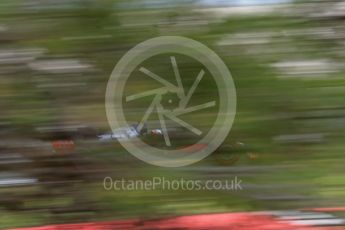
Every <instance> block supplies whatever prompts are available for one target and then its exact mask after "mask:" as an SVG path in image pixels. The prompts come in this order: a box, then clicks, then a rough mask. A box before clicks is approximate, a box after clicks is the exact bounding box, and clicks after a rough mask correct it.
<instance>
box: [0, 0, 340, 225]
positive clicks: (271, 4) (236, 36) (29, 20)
mask: <svg viewBox="0 0 345 230" xmlns="http://www.w3.org/2000/svg"><path fill="white" fill-rule="evenodd" d="M344 19H345V1H343V0H324V1H316V0H290V1H288V0H285V1H278V0H263V1H258V0H241V1H237V0H229V1H218V0H214V1H213V0H206V1H205V0H202V1H200V0H186V1H182V0H162V1H153V0H15V1H14V0H1V1H0V111H1V113H0V229H14V228H29V227H35V226H47V227H42V228H41V229H68V228H70V229H75V228H85V229H114V228H120V229H126V228H127V229H135V228H136V229H143V228H145V229H157V228H160V229H169V228H170V229H171V228H185V229H221V228H223V229H232V228H233V229H236V230H237V229H314V228H317V229H319V227H322V228H320V229H345V227H344V219H345V210H344V203H345V180H344V178H345V171H344V165H345V155H344V153H345V141H344V138H345V106H344V105H345V104H344V98H345V65H344V60H345V21H344ZM166 35H168V36H183V37H187V38H191V39H194V40H196V41H198V42H200V43H202V44H204V45H206V46H207V47H209V48H210V49H212V50H213V51H214V52H215V53H217V55H219V57H220V58H221V59H222V60H223V61H224V63H225V64H226V65H227V67H228V68H229V70H230V71H231V74H232V77H233V80H234V83H235V86H236V91H237V113H236V117H235V121H234V123H233V126H232V130H231V131H230V134H229V135H228V137H227V138H226V140H225V142H224V143H223V144H222V145H221V146H220V147H219V148H218V149H217V150H216V151H215V152H214V153H213V154H211V155H210V156H209V157H207V158H205V159H203V160H202V161H200V162H198V163H195V164H193V165H189V166H186V167H180V168H162V167H155V166H151V165H148V164H146V163H145V162H141V161H140V160H138V159H136V158H135V157H133V156H132V155H131V154H129V153H128V152H126V150H125V149H124V148H123V147H122V146H121V145H120V144H119V142H118V141H119V140H123V141H133V140H137V138H140V139H141V140H142V141H144V142H145V143H147V144H149V145H152V146H155V147H157V148H168V149H169V148H182V147H186V146H192V147H190V148H191V151H194V150H195V149H200V150H202V149H203V148H206V147H207V146H208V144H209V143H199V144H195V143H197V141H198V140H199V138H200V136H202V135H200V136H198V135H195V134H194V133H193V132H190V131H189V130H188V129H186V128H185V127H183V126H181V125H179V124H177V123H176V122H174V121H172V120H168V119H167V121H166V123H165V126H166V130H167V133H168V134H169V138H170V139H169V141H170V144H171V146H166V145H165V141H164V135H166V133H165V132H163V131H162V128H161V125H160V120H159V117H158V116H155V115H152V116H150V117H149V118H148V119H147V122H144V123H142V124H141V125H140V129H138V124H139V123H140V122H141V120H142V117H143V114H144V113H145V111H146V109H147V107H148V106H149V105H150V102H151V101H152V98H150V97H145V98H141V99H140V100H133V101H130V102H124V103H123V104H124V105H125V108H124V110H125V112H126V119H127V121H128V123H129V124H130V125H129V126H128V127H119V129H118V130H111V129H110V127H109V125H108V122H107V118H106V114H105V106H104V101H105V90H106V85H107V81H108V79H109V76H110V75H111V72H112V70H113V69H114V66H115V65H116V63H117V62H118V61H119V60H120V59H121V57H122V56H123V55H124V54H125V53H126V52H127V51H128V50H130V49H131V48H133V47H134V46H135V45H137V44H138V43H140V42H143V41H145V40H147V39H150V38H154V37H158V36H166ZM171 56H173V57H174V58H176V59H175V61H174V63H175V62H176V65H177V66H178V69H179V75H180V77H181V82H182V83H183V85H184V86H186V88H185V91H184V92H188V89H190V88H191V87H192V85H193V82H194V81H195V78H196V76H198V73H199V72H200V69H204V68H201V67H200V63H196V62H193V60H190V59H188V57H185V56H183V55H177V54H176V55H175V54H173V55H172V54H167V55H166V56H164V55H162V56H157V57H152V58H151V59H149V60H147V61H145V62H144V63H143V65H142V66H144V67H145V68H147V69H148V70H150V71H151V72H152V73H155V74H157V75H158V76H160V77H162V79H164V80H165V81H167V82H169V81H170V83H171V84H175V85H177V82H172V80H171V79H172V77H173V76H174V75H173V74H174V69H173V68H172V67H171V64H170V61H171V60H170V57H171ZM139 67H140V66H139ZM204 70H205V73H204V75H203V77H202V79H201V80H200V82H199V83H198V88H197V89H196V90H195V93H194V95H193V97H191V98H190V102H188V103H190V104H189V105H188V106H197V105H201V104H203V103H206V102H209V101H212V100H215V101H217V100H216V99H217V97H218V93H217V87H216V85H215V83H214V81H213V79H212V76H211V75H210V73H209V72H208V71H207V70H206V69H204ZM131 74H132V75H131V77H130V78H129V80H128V82H126V87H125V89H126V92H127V93H128V95H125V96H129V95H135V94H138V93H142V92H144V91H149V90H153V89H157V88H158V87H159V86H161V85H160V84H159V82H158V83H157V82H155V81H154V80H152V79H151V78H148V77H145V75H144V74H143V73H141V72H140V71H139V69H137V70H135V71H133V72H132V73H131ZM213 77H217V76H213ZM169 79H170V80H169ZM179 84H181V83H179ZM178 96H179V95H176V93H174V92H169V93H166V94H164V96H162V106H163V107H164V109H171V111H173V108H174V106H175V108H176V104H178V103H177V101H178V98H179V97H178ZM211 98H212V99H211ZM214 98H216V99H214ZM163 102H164V103H163ZM215 105H217V103H215ZM217 111H218V107H217V106H213V107H212V108H211V107H210V108H207V109H205V110H203V111H200V113H199V112H197V113H190V114H188V115H185V116H184V117H183V119H182V118H179V119H181V120H183V121H184V122H186V123H187V122H188V124H190V125H191V126H193V127H195V128H197V129H198V130H200V131H201V132H202V134H204V133H207V132H208V129H209V128H210V127H211V126H212V125H213V122H214V120H215V118H216V115H217ZM175 112H176V111H175ZM180 123H182V122H180ZM183 124H184V123H183ZM221 128H222V127H219V129H221ZM201 132H199V133H201ZM105 177H111V178H114V179H121V178H125V179H126V180H148V179H150V178H152V177H164V178H167V179H168V180H175V179H181V178H183V179H185V180H201V181H207V180H220V181H224V180H226V179H228V178H234V177H238V178H241V180H242V184H241V186H242V187H243V189H242V190H238V191H235V190H231V191H219V190H200V191H195V190H192V191H182V190H176V191H166V190H162V189H159V188H158V189H154V190H150V191H144V190H131V191H106V190H105V189H104V188H103V180H104V178H105ZM215 213H224V214H215ZM76 223H78V224H76ZM59 224H61V225H59ZM69 224H72V225H69ZM229 226H230V227H229ZM38 229H40V228H38Z"/></svg>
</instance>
